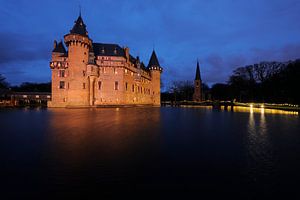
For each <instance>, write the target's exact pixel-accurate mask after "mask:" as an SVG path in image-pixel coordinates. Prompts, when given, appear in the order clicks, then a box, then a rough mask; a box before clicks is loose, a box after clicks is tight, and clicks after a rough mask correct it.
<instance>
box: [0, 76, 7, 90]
mask: <svg viewBox="0 0 300 200" xmlns="http://www.w3.org/2000/svg"><path fill="white" fill-rule="evenodd" d="M5 79H6V78H5V77H4V76H2V74H0V89H7V88H8V87H9V84H8V83H7V82H6V81H5Z"/></svg>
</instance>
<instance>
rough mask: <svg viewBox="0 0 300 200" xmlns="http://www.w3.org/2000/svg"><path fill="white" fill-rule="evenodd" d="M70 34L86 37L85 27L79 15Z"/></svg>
mask: <svg viewBox="0 0 300 200" xmlns="http://www.w3.org/2000/svg"><path fill="white" fill-rule="evenodd" d="M70 33H75V34H79V35H83V36H88V32H87V30H86V25H85V24H84V22H83V20H82V18H81V15H79V17H78V18H77V20H76V21H75V24H74V26H73V28H72V30H71V31H70Z"/></svg>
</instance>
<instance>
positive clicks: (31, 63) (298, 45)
mask: <svg viewBox="0 0 300 200" xmlns="http://www.w3.org/2000/svg"><path fill="white" fill-rule="evenodd" d="M30 2H31V3H32V4H31V3H28V1H18V3H16V1H1V4H2V7H1V8H0V10H1V12H0V17H1V18H2V19H6V20H2V21H1V22H0V23H1V27H2V30H1V31H0V36H1V37H0V38H1V44H2V45H1V47H0V51H1V54H0V66H1V69H0V73H1V74H2V75H4V76H5V77H6V78H7V79H6V80H7V81H8V82H9V83H10V84H11V85H19V84H21V83H23V82H37V83H41V82H50V81H51V70H50V67H49V62H50V58H51V52H52V48H53V41H54V40H57V41H59V40H60V39H63V36H64V35H65V34H67V33H68V32H69V31H70V29H71V28H72V26H73V25H74V21H75V20H76V19H77V17H78V15H79V9H78V3H79V2H77V3H74V2H72V4H71V6H70V1H65V2H59V1H47V2H46V3H45V2H42V3H41V2H39V1H35V0H33V1H30ZM58 2H59V3H58ZM80 2H81V15H82V18H83V20H84V23H85V24H86V26H87V30H88V33H89V37H90V38H91V39H92V40H93V42H101V43H116V44H119V45H120V46H128V47H129V48H130V52H131V54H132V55H133V56H140V58H141V60H142V61H143V62H144V63H145V64H147V63H148V61H149V58H150V55H151V52H152V49H155V51H156V53H157V56H158V59H159V61H160V63H161V66H162V67H163V68H164V71H163V74H162V80H163V84H164V86H165V89H166V88H167V87H168V86H169V85H170V84H171V82H172V81H186V80H191V81H192V80H193V79H194V76H195V71H196V62H197V59H199V61H200V70H201V77H202V79H203V82H204V83H207V84H208V85H209V86H211V85H212V84H214V83H224V82H226V81H227V80H228V77H229V75H230V74H231V73H232V71H233V70H234V69H236V68H237V67H241V66H246V65H251V64H255V63H259V62H262V61H277V62H286V61H289V60H296V59H299V57H300V56H299V53H298V52H299V51H300V38H299V37H298V36H299V33H300V27H299V26H295V24H297V21H299V19H300V14H299V12H297V11H298V10H299V8H300V2H297V1H295V0H289V1H282V0H277V1H258V0H255V1H253V2H246V1H243V2H235V1H226V2H227V3H225V2H224V1H221V0H215V1H212V2H209V3H207V2H205V3H204V1H200V2H198V1H185V2H178V3H177V4H176V5H173V4H171V2H170V1H164V2H160V3H158V1H151V3H150V2H146V3H143V2H142V3H141V2H138V1H130V2H127V1H126V2H124V1H122V2H109V1H108V0H105V1H102V2H96V1H91V0H90V1H85V2H84V4H83V1H80ZM268 2H270V3H268ZM15 5H18V6H15ZM57 5H60V6H57ZM103 5H104V6H105V8H106V9H103ZM158 5H159V7H158ZM65 10H70V11H69V12H65ZM215 11H217V12H215ZM166 12H167V13H166ZM53 13H54V15H53ZM128 13H130V14H128ZM149 24H150V26H149ZM32 26H34V27H38V29H35V28H31V27H32ZM255 30H259V31H255Z"/></svg>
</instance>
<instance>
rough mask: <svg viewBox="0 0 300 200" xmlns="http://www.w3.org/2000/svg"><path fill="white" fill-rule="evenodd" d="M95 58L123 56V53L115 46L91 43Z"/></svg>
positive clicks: (122, 50)
mask: <svg viewBox="0 0 300 200" xmlns="http://www.w3.org/2000/svg"><path fill="white" fill-rule="evenodd" d="M93 51H94V54H95V56H124V57H125V51H124V49H123V48H122V47H120V46H119V45H117V44H104V43H93Z"/></svg>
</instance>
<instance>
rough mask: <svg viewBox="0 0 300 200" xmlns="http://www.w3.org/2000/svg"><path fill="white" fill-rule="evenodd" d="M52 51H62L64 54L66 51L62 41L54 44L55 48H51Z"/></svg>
mask: <svg viewBox="0 0 300 200" xmlns="http://www.w3.org/2000/svg"><path fill="white" fill-rule="evenodd" d="M52 52H56V53H63V54H66V53H67V51H66V49H65V47H64V45H63V43H62V41H60V42H59V43H58V44H57V45H56V46H55V48H54V49H53V51H52Z"/></svg>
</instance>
